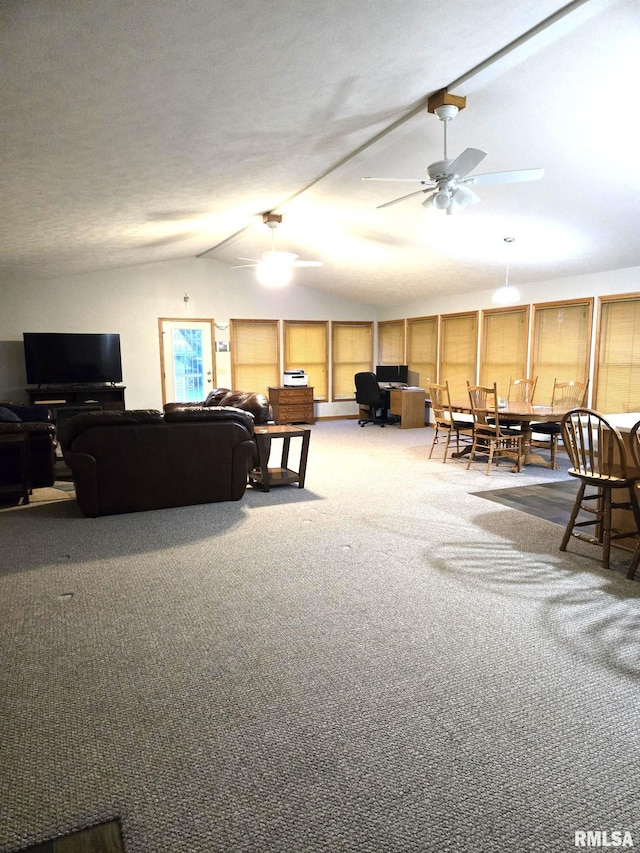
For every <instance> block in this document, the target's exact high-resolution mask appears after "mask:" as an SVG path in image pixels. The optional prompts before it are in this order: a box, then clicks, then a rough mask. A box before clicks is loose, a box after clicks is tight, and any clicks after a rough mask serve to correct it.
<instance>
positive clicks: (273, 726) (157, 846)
mask: <svg viewBox="0 0 640 853" xmlns="http://www.w3.org/2000/svg"><path fill="white" fill-rule="evenodd" d="M428 437H429V431H427V430H399V429H397V428H386V429H380V428H378V427H373V426H369V427H366V428H364V429H361V428H360V427H358V426H356V425H355V423H353V422H326V423H318V424H316V426H314V427H313V430H312V437H311V446H310V457H309V468H308V473H307V488H305V489H302V490H300V489H297V488H295V487H284V488H281V489H279V490H273V491H272V492H270V493H268V494H266V493H262V492H258V491H253V490H248V491H247V493H246V495H245V498H244V499H243V500H242V501H240V502H237V503H226V504H210V505H205V506H198V507H189V508H176V509H170V510H163V511H158V512H150V513H142V514H132V515H126V516H112V517H108V518H101V519H87V518H84V517H83V516H82V515H81V514H80V513H79V512H78V510H77V507H76V505H75V503H74V502H73V501H71V500H59V501H55V502H51V503H42V504H35V503H34V504H32V505H30V506H29V507H25V508H24V509H19V510H16V511H9V512H2V513H0V534H1V540H0V541H1V542H2V548H1V549H0V625H1V626H2V631H1V632H0V721H1V729H2V737H1V739H0V851H2V853H8V851H15V850H17V849H19V848H20V847H24V846H27V845H28V844H35V843H37V842H39V841H43V840H45V839H47V838H50V837H51V836H52V835H55V834H56V833H57V834H64V833H68V832H71V831H73V830H75V829H79V828H81V827H83V826H87V825H92V824H95V823H98V822H100V821H106V820H109V819H112V818H116V817H117V818H119V819H120V820H121V825H122V833H123V840H124V844H125V849H126V850H127V851H128V853H156V851H162V853H165V852H166V853H185V851H189V853H211V851H214V853H239V851H240V852H242V851H246V852H247V853H271V852H272V851H273V853H325V851H326V853H335V851H348V853H350V851H353V853H414V851H420V853H422V851H427V853H436V851H437V852H438V853H440V852H441V851H456V853H484V851H498V850H499V851H501V853H504V851H506V853H516V851H517V853H529V851H530V853H534V851H535V853H560V851H569V850H573V849H575V848H574V839H575V832H576V831H581V830H594V831H595V830H598V831H601V830H608V831H611V830H629V831H631V832H632V833H633V837H634V841H635V844H636V845H637V844H638V843H640V813H639V812H638V790H640V767H639V765H638V762H637V760H636V756H637V753H638V746H639V743H638V740H639V737H640V735H639V732H640V711H639V703H638V688H639V686H640V685H639V681H640V637H639V633H638V626H639V621H640V620H639V617H638V612H639V611H638V605H639V603H640V583H632V582H630V581H627V580H626V579H625V578H624V577H623V575H622V574H621V571H611V572H604V571H603V570H602V569H601V568H600V567H599V563H598V559H597V557H598V554H597V549H595V548H592V547H590V546H588V545H586V544H583V543H575V545H573V544H572V545H571V546H570V547H571V549H572V550H571V551H570V552H568V553H566V554H562V553H560V552H559V551H558V544H559V539H560V533H561V531H560V529H559V527H558V526H557V525H555V524H553V523H551V522H548V521H545V520H543V519H539V518H535V517H534V516H531V515H526V514H524V513H522V512H519V511H517V510H514V509H511V508H508V507H505V506H502V505H498V504H494V503H491V502H489V501H485V500H482V499H481V498H478V497H476V496H474V495H473V494H471V493H472V492H478V491H481V490H483V489H500V488H508V487H509V486H511V485H518V486H523V485H527V484H529V485H530V484H533V483H539V482H552V481H554V480H557V479H559V478H561V477H562V476H564V474H563V472H562V471H560V472H550V471H547V470H544V469H537V468H531V469H527V470H526V471H525V472H524V473H522V474H518V475H514V474H511V473H509V471H508V468H506V467H505V468H504V469H501V470H500V471H497V472H493V473H492V474H491V476H490V477H486V476H485V475H484V465H482V464H478V466H474V467H473V469H472V470H471V471H466V470H465V467H464V465H463V464H461V463H460V462H449V463H447V464H446V465H442V464H441V463H440V462H438V461H432V462H429V461H428V460H427V439H428Z"/></svg>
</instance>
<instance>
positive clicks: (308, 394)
mask: <svg viewBox="0 0 640 853" xmlns="http://www.w3.org/2000/svg"><path fill="white" fill-rule="evenodd" d="M278 399H279V401H280V404H281V405H282V404H283V403H313V388H284V389H283V390H282V391H280V393H279V394H278Z"/></svg>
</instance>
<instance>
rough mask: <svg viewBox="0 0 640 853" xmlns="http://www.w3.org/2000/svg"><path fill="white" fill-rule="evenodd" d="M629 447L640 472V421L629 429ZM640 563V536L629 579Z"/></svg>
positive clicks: (634, 463) (631, 578)
mask: <svg viewBox="0 0 640 853" xmlns="http://www.w3.org/2000/svg"><path fill="white" fill-rule="evenodd" d="M629 447H630V448H631V459H632V461H633V465H634V467H635V468H636V470H637V472H638V473H639V474H640V421H638V422H637V423H635V424H634V425H633V426H632V427H631V430H630V431H629ZM639 565H640V537H639V538H638V544H637V545H636V548H635V551H634V553H633V559H632V560H631V565H630V566H629V571H628V572H627V577H628V578H629V580H633V579H634V578H635V575H636V572H637V571H638V566H639Z"/></svg>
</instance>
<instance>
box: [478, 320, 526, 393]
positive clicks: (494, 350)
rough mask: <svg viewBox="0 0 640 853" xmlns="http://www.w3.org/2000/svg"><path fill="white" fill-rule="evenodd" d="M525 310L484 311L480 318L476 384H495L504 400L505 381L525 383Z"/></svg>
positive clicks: (507, 386)
mask: <svg viewBox="0 0 640 853" xmlns="http://www.w3.org/2000/svg"><path fill="white" fill-rule="evenodd" d="M527 334H528V310H527V308H505V309H498V310H496V311H486V312H485V313H484V314H483V317H482V339H481V343H480V384H481V385H493V383H494V382H496V383H497V384H498V394H499V395H500V396H501V397H506V396H507V394H508V393H509V380H510V379H511V378H513V379H525V378H526V370H527Z"/></svg>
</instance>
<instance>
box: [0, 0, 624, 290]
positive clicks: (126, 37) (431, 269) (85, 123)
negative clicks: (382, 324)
mask: <svg viewBox="0 0 640 853" xmlns="http://www.w3.org/2000/svg"><path fill="white" fill-rule="evenodd" d="M564 6H565V4H564V3H563V2H561V1H560V0H537V2H536V3H531V2H530V0H483V2H482V3H478V2H477V0H448V2H446V3H442V2H440V0H438V2H435V0H325V2H322V3H308V2H306V0H272V2H269V3H266V2H263V0H233V2H228V0H225V2H217V0H213V2H212V0H188V2H186V0H110V2H108V3H104V2H103V1H102V0H78V2H65V3H43V2H42V0H5V2H3V3H2V5H1V6H0V55H1V57H2V60H1V61H2V65H3V85H2V89H1V94H0V121H1V123H2V148H3V151H2V157H1V159H0V192H1V201H0V205H1V208H0V213H1V221H0V273H2V274H12V275H13V274H24V275H25V276H29V277H33V276H52V275H64V274H69V273H79V272H85V271H92V270H98V269H104V268H117V267H124V266H130V265H134V264H143V263H149V262H155V261H162V260H166V259H175V258H183V257H193V256H197V255H200V254H202V253H203V252H206V251H207V250H208V249H212V251H211V252H209V253H208V255H207V256H206V257H211V258H215V259H216V260H219V261H222V262H224V263H228V264H229V265H233V264H234V263H237V258H238V257H239V256H243V257H260V256H261V253H262V252H263V251H265V250H266V249H268V248H269V242H270V232H269V231H268V229H267V228H266V227H265V226H264V225H263V224H262V220H261V213H262V212H263V211H266V210H277V211H279V212H280V213H282V214H283V215H284V219H283V223H282V225H281V226H280V227H279V228H278V229H277V232H276V245H277V248H279V249H283V250H288V251H294V252H297V253H298V254H299V255H300V256H302V257H304V258H313V259H316V258H318V259H322V260H324V261H325V266H324V267H322V268H319V269H308V270H299V271H298V272H297V276H299V278H300V280H301V281H303V282H304V283H305V284H308V285H309V286H311V287H315V288H318V289H326V290H330V291H335V292H340V293H342V294H345V295H352V296H353V297H354V298H357V299H362V300H365V301H367V302H370V303H374V304H379V305H384V304H391V303H397V302H398V301H399V299H405V298H406V299H410V298H415V297H420V296H423V295H427V294H429V293H437V292H443V291H454V290H458V291H461V292H463V291H470V290H474V289H482V288H485V287H491V286H493V284H495V282H496V278H499V277H500V276H501V274H502V273H501V270H503V268H504V259H505V247H504V243H503V242H502V241H503V238H504V236H507V235H509V236H514V237H516V244H514V246H513V247H512V249H513V253H512V254H511V255H510V258H511V261H512V262H513V266H512V269H513V270H514V272H513V276H516V277H517V278H518V280H519V281H521V282H525V281H531V280H538V279H550V278H556V277H560V276H565V275H574V274H580V273H588V272H596V271H602V270H608V269H615V268H623V267H630V266H640V241H638V239H637V236H636V219H637V214H638V202H637V199H638V198H640V166H639V163H640V158H639V157H638V155H637V149H638V119H637V111H636V108H635V104H634V102H633V96H634V90H635V87H636V86H637V81H638V79H640V73H639V72H640V60H639V57H640V50H638V44H639V36H640V7H639V6H638V3H637V0H587V2H584V3H570V4H568V6H567V10H568V13H567V14H565V15H564V16H562V17H561V18H559V19H558V20H556V21H555V22H554V23H553V24H551V25H550V26H548V27H546V28H544V30H543V31H542V32H541V33H540V34H539V35H537V36H535V37H534V38H532V39H529V40H527V41H526V42H525V43H524V44H523V45H521V46H520V47H518V48H516V49H515V50H513V51H512V52H510V53H509V54H508V55H507V56H506V57H503V58H501V59H498V60H497V61H495V62H491V63H489V65H488V67H487V69H486V70H484V71H481V72H479V73H474V74H469V72H470V71H471V70H472V69H475V68H477V67H478V66H479V65H481V64H482V63H483V62H485V60H487V59H488V58H489V57H491V56H492V55H493V54H495V53H496V52H498V51H500V50H501V49H502V48H504V47H505V46H506V45H508V44H510V43H511V42H513V41H514V40H515V39H518V38H519V37H520V36H522V35H523V34H524V33H527V32H528V31H529V30H531V28H534V27H536V26H537V25H538V24H539V23H540V22H541V21H543V20H544V19H546V18H547V17H548V16H551V15H554V14H555V13H557V12H558V11H559V10H561V9H562V8H563V7H564ZM456 81H459V82H458V85H457V86H454V87H453V88H450V91H452V92H454V93H455V94H459V95H465V96H467V107H466V109H465V110H463V111H462V112H461V113H460V114H459V116H458V117H457V118H456V119H455V121H454V122H452V123H451V125H450V130H449V149H450V155H452V156H456V155H457V154H458V153H460V152H461V151H462V150H463V149H464V148H466V147H477V148H481V149H483V150H485V151H487V152H488V156H487V157H486V159H485V160H484V161H483V163H482V165H481V167H479V168H478V169H477V170H476V171H479V172H491V171H501V170H505V169H520V168H532V167H538V166H542V167H544V169H545V177H544V179H543V180H542V181H540V182H537V183H524V184H512V185H506V186H487V187H480V188H478V190H477V191H478V194H479V195H480V196H481V199H482V200H481V203H480V204H478V205H475V206H474V207H472V208H468V209H467V210H465V211H463V212H462V213H460V214H458V215H456V216H452V217H447V216H444V215H443V214H441V213H438V212H435V211H430V212H428V213H427V212H426V211H425V210H423V208H422V207H421V206H420V198H419V197H418V199H411V200H408V201H406V202H403V203H401V204H398V205H396V206H393V207H390V208H387V209H384V210H377V209H376V205H378V204H380V203H382V202H383V201H387V200H389V199H391V198H394V197H396V196H399V195H402V194H403V193H405V192H409V191H410V190H411V189H413V187H412V186H409V185H407V184H398V185H396V184H379V183H366V182H365V183H363V182H362V181H361V178H362V177H363V176H365V175H382V176H388V175H392V176H406V177H416V178H421V177H423V176H425V173H426V167H427V165H428V164H429V163H430V162H432V161H433V160H437V159H440V158H441V156H442V144H443V139H442V125H441V124H440V122H438V121H437V119H436V118H435V117H434V116H433V115H430V114H428V113H427V112H426V110H425V109H422V108H421V109H419V110H418V112H417V113H416V114H415V115H413V117H411V118H408V119H407V120H405V121H402V119H403V117H405V116H407V115H408V114H410V113H411V111H412V110H414V109H415V108H416V107H417V106H420V105H421V104H423V103H424V102H425V101H426V98H427V96H428V95H429V94H431V93H433V92H435V91H437V90H439V89H441V88H444V87H451V84H453V83H455V82H456ZM394 123H397V127H396V128H395V129H394V130H392V131H389V132H385V131H386V130H387V129H388V128H390V127H391V126H393V125H394ZM378 134H380V138H379V139H378V140H377V141H375V142H373V143H372V144H370V145H367V143H368V142H369V141H370V140H372V139H375V138H376V136H377V135H378ZM363 146H364V149H363V150H360V149H362V148H363ZM358 151H360V153H356V154H355V155H354V152H358ZM352 155H354V156H352ZM343 161H344V162H343ZM340 163H342V165H339V164H340ZM233 235H236V236H233ZM213 247H215V248H213ZM516 247H517V250H516ZM509 251H510V252H511V249H510V250H509ZM206 262H207V261H206V258H204V259H203V260H202V263H206ZM234 274H238V275H242V274H243V273H240V272H237V273H234Z"/></svg>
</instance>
